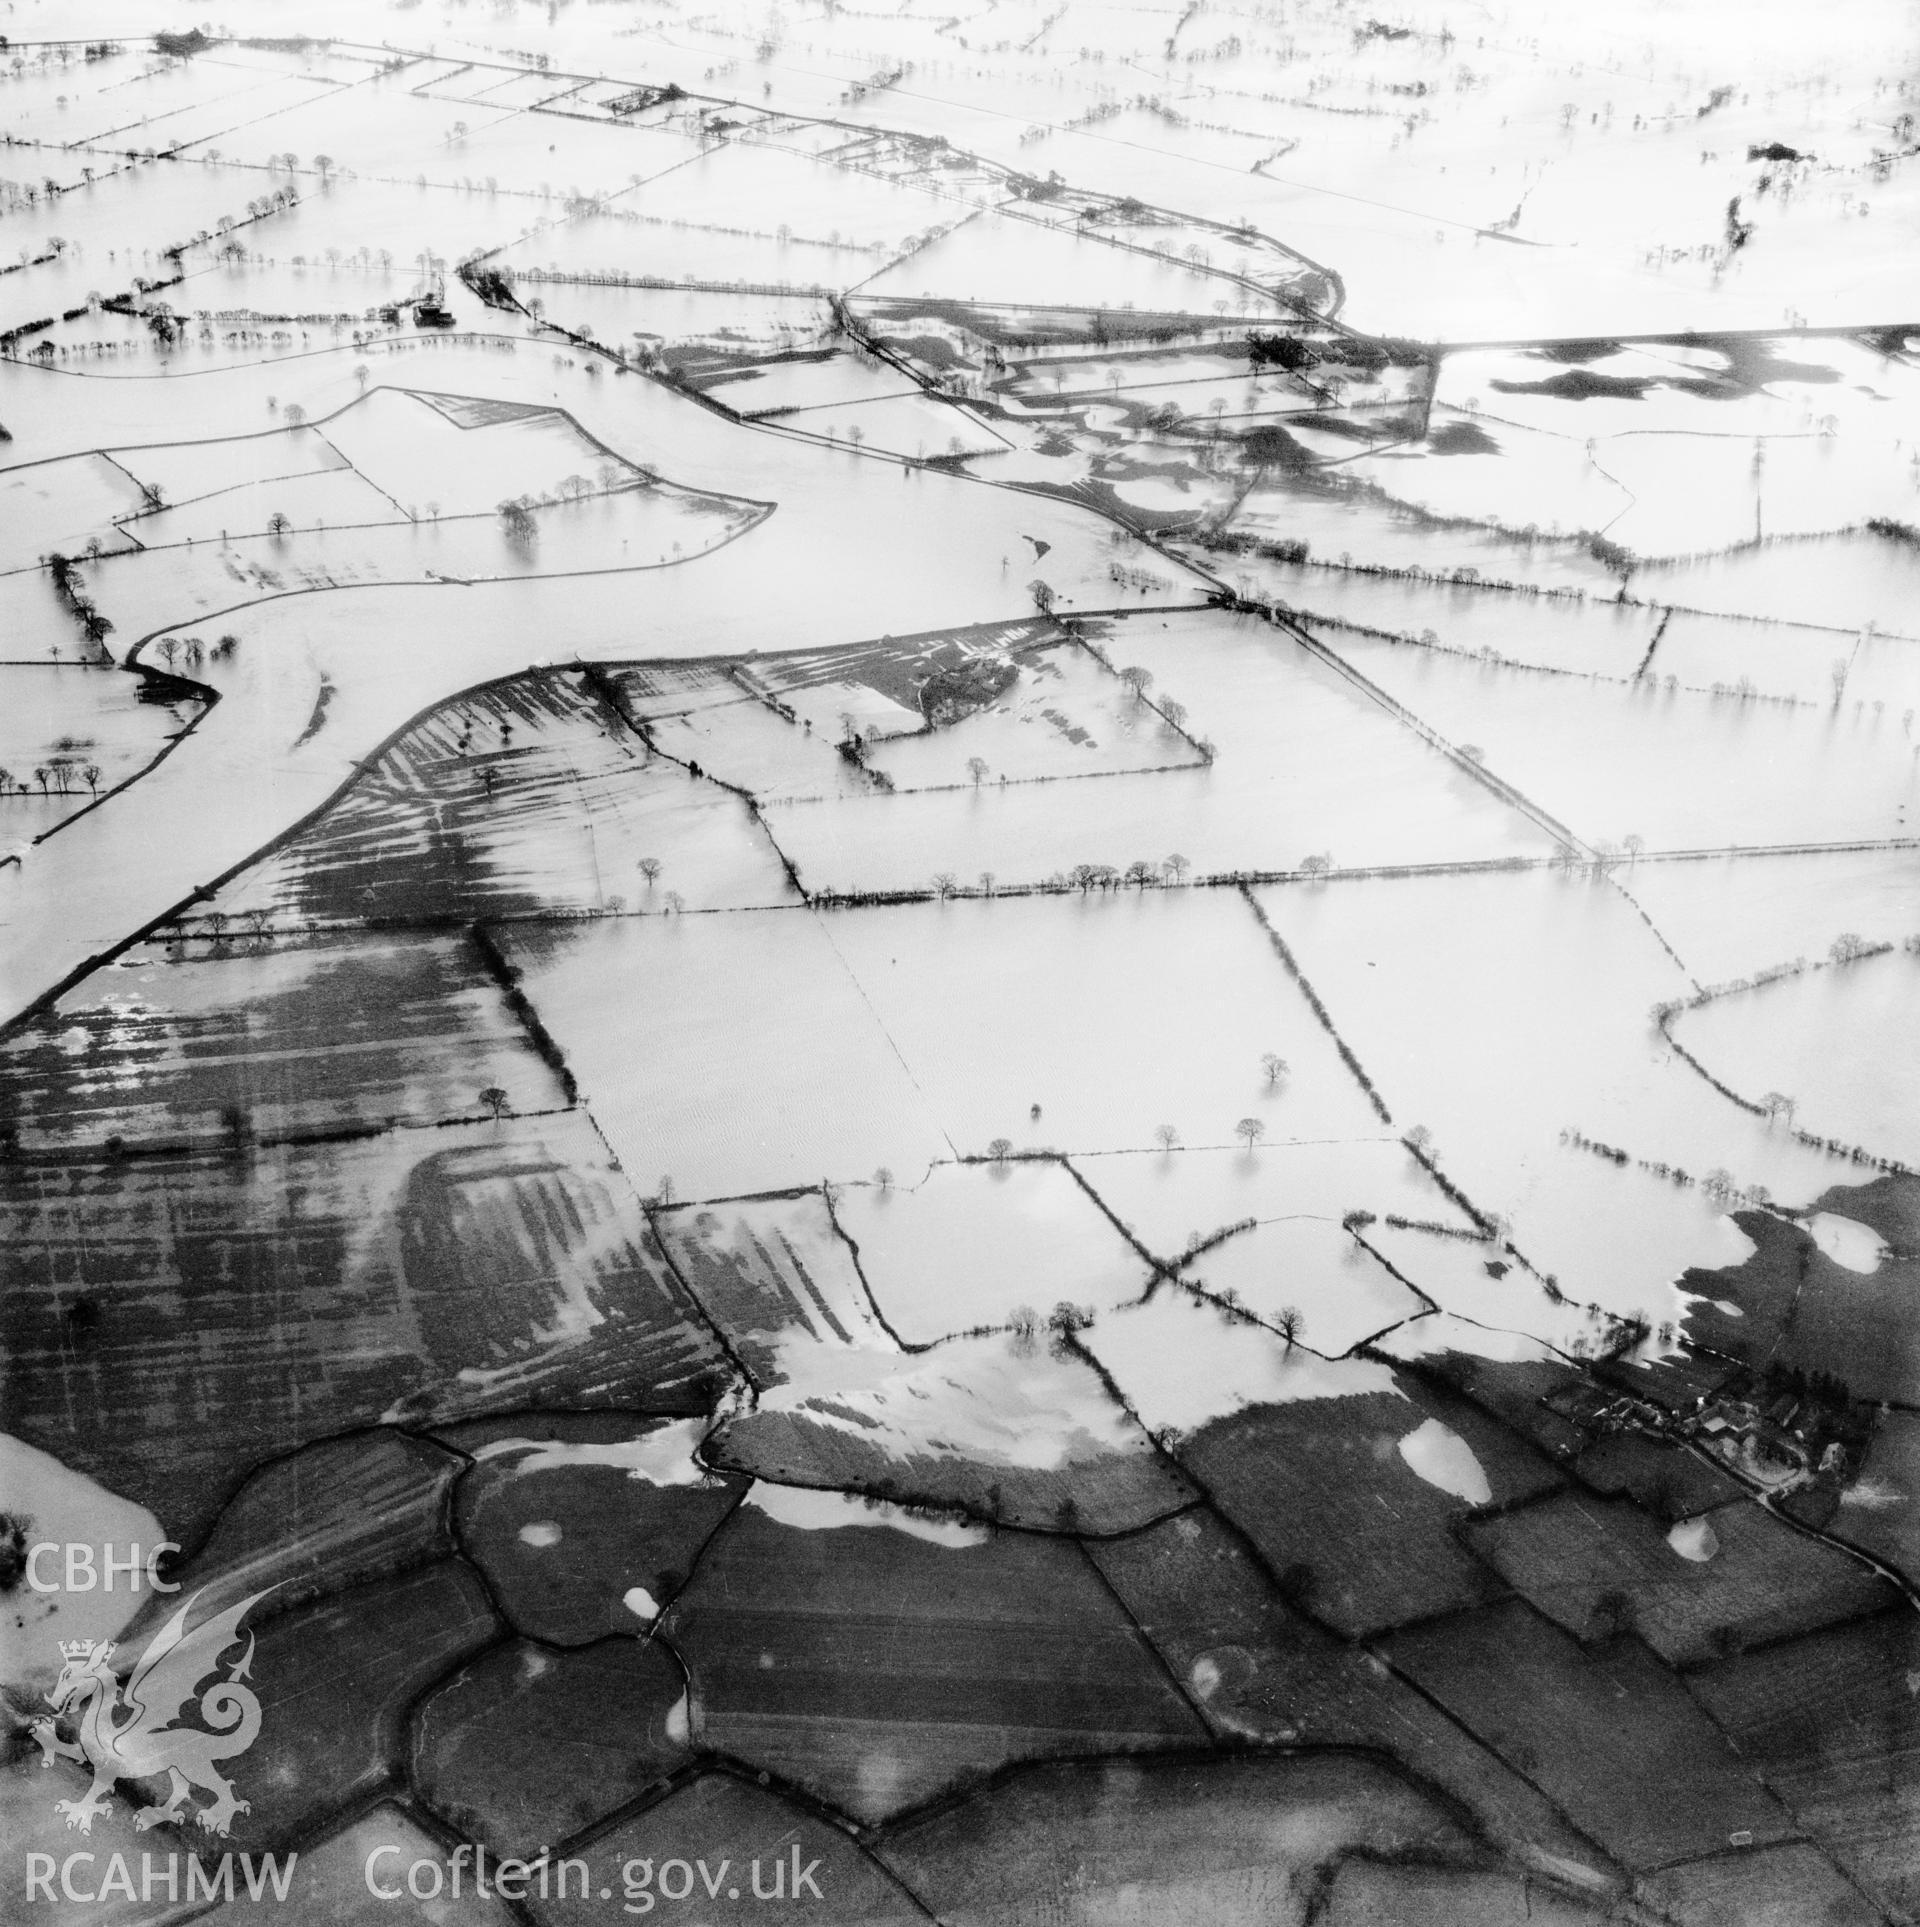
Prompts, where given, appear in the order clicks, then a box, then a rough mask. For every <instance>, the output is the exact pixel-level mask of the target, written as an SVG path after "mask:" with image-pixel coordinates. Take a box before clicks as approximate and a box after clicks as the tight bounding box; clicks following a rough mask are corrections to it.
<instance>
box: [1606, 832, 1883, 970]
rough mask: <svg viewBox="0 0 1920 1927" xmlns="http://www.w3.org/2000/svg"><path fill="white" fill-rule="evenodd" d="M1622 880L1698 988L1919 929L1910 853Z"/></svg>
mask: <svg viewBox="0 0 1920 1927" xmlns="http://www.w3.org/2000/svg"><path fill="white" fill-rule="evenodd" d="M1621 882H1622V884H1623V885H1624V887H1625V888H1626V889H1627V891H1628V892H1629V893H1630V894H1631V895H1632V897H1633V899H1634V901H1635V902H1636V903H1638V904H1639V905H1640V907H1641V909H1643V910H1644V911H1645V912H1646V913H1647V915H1648V916H1649V917H1651V918H1652V919H1653V922H1654V925H1655V927H1656V928H1657V929H1658V930H1659V932H1660V934H1661V935H1662V936H1663V937H1665V938H1666V940H1667V941H1668V942H1669V943H1670V944H1672V945H1673V947H1674V949H1675V950H1677V951H1678V952H1679V953H1680V955H1681V957H1682V958H1683V959H1684V960H1685V962H1686V966H1687V968H1688V969H1689V970H1690V971H1691V972H1692V973H1693V975H1694V976H1695V977H1697V978H1698V979H1699V980H1700V982H1701V983H1703V984H1724V983H1728V982H1731V981H1732V980H1733V979H1734V978H1736V977H1751V976H1752V975H1753V974H1754V973H1755V972H1756V971H1760V970H1768V969H1771V968H1773V966H1775V965H1776V964H1783V963H1791V962H1792V961H1793V960H1794V958H1796V957H1808V958H1812V959H1816V960H1817V959H1819V958H1821V957H1824V956H1825V955H1826V954H1827V950H1828V947H1829V945H1831V944H1832V943H1833V941H1834V939H1835V938H1837V937H1841V936H1845V935H1847V934H1849V933H1851V934H1852V935H1854V936H1857V937H1861V938H1864V939H1865V940H1866V941H1867V942H1868V943H1900V942H1902V941H1903V940H1904V939H1905V938H1907V937H1908V936H1911V935H1913V934H1915V933H1916V931H1917V930H1920V850H1916V849H1885V850H1833V851H1822V852H1821V853H1820V854H1819V855H1817V856H1737V857H1724V856H1723V857H1710V858H1706V859H1704V860H1702V861H1699V862H1686V863H1646V864H1635V865H1634V866H1633V867H1632V868H1631V869H1630V870H1628V871H1625V872H1624V873H1622V875H1621Z"/></svg>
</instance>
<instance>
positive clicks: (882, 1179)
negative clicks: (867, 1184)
mask: <svg viewBox="0 0 1920 1927" xmlns="http://www.w3.org/2000/svg"><path fill="white" fill-rule="evenodd" d="M873 1181H874V1183H875V1184H877V1185H878V1186H879V1187H880V1189H881V1190H882V1191H891V1190H892V1189H893V1173H892V1171H890V1170H889V1169H888V1168H887V1166H885V1165H884V1164H883V1165H881V1167H880V1168H879V1170H877V1171H876V1172H874V1174H873Z"/></svg>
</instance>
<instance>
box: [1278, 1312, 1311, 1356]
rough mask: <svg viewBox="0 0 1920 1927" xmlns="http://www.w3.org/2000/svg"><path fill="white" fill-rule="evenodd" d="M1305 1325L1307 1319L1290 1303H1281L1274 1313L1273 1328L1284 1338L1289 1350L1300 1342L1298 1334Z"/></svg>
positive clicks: (1304, 1328) (1303, 1329)
mask: <svg viewBox="0 0 1920 1927" xmlns="http://www.w3.org/2000/svg"><path fill="white" fill-rule="evenodd" d="M1306 1327H1307V1321H1306V1320H1305V1319H1304V1318H1303V1317H1301V1315H1300V1313H1299V1312H1298V1311H1297V1310H1296V1309H1295V1308H1294V1307H1293V1306H1292V1305H1282V1306H1281V1307H1280V1309H1279V1310H1278V1311H1277V1312H1276V1313H1275V1314H1274V1319H1273V1328H1274V1330H1275V1331H1277V1332H1278V1333H1279V1334H1280V1336H1281V1337H1282V1338H1284V1339H1285V1340H1286V1342H1287V1350H1288V1351H1289V1352H1291V1351H1292V1350H1293V1348H1294V1346H1295V1345H1297V1344H1298V1343H1299V1342H1300V1334H1301V1333H1302V1332H1303V1331H1305V1330H1306Z"/></svg>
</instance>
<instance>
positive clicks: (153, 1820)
mask: <svg viewBox="0 0 1920 1927" xmlns="http://www.w3.org/2000/svg"><path fill="white" fill-rule="evenodd" d="M268 1590H269V1591H271V1590H272V1589H271V1588H269V1589H268ZM265 1597H266V1594H265V1593H264V1592H257V1593H255V1594H253V1596H252V1597H251V1598H248V1599H243V1600H242V1601H241V1602H240V1603H239V1604H238V1605H237V1606H230V1607H229V1608H228V1609H227V1610H226V1611H225V1612H221V1613H215V1614H214V1615H213V1616H212V1617H211V1618H208V1619H206V1620H204V1621H202V1622H201V1624H199V1625H197V1626H195V1627H194V1628H193V1629H192V1631H188V1629H187V1620H188V1618H189V1616H190V1615H191V1613H192V1611H193V1607H194V1604H195V1602H196V1601H197V1600H198V1599H199V1598H200V1594H198V1593H195V1594H193V1595H192V1596H191V1597H190V1598H189V1599H188V1600H187V1601H186V1603H185V1604H184V1605H182V1606H181V1608H180V1610H179V1611H178V1612H176V1613H175V1614H174V1615H173V1617H172V1618H171V1619H169V1620H168V1621H167V1623H166V1624H165V1625H164V1626H162V1627H161V1628H160V1630H159V1631H158V1632H157V1633H156V1634H155V1635H154V1636H153V1638H152V1640H151V1641H150V1642H149V1643H148V1645H147V1649H146V1651H145V1652H143V1653H142V1654H141V1655H140V1657H139V1658H138V1659H137V1660H136V1661H135V1662H134V1665H133V1670H132V1672H131V1673H130V1674H129V1676H128V1678H127V1680H126V1683H125V1685H124V1686H123V1685H122V1684H121V1681H120V1679H119V1676H118V1675H117V1674H116V1673H115V1672H114V1671H113V1670H112V1667H111V1665H110V1663H109V1662H110V1661H111V1660H112V1657H113V1651H114V1647H113V1642H112V1641H111V1640H89V1639H80V1640H62V1641H61V1642H60V1655H61V1658H62V1659H63V1660H64V1661H65V1662H66V1663H65V1665H64V1666H63V1667H62V1668H61V1670H60V1677H59V1678H58V1679H57V1680H56V1681H55V1682H54V1685H53V1690H52V1691H51V1692H50V1693H49V1694H48V1695H47V1704H48V1705H49V1706H51V1707H52V1708H53V1714H52V1716H51V1717H48V1716H46V1715H44V1714H43V1715H42V1716H41V1717H40V1718H39V1719H37V1720H35V1721H34V1723H33V1727H32V1732H33V1737H34V1739H35V1740H36V1741H37V1742H38V1743H39V1746H40V1754H41V1758H40V1764H41V1766H42V1767H50V1766H52V1764H53V1763H54V1761H55V1760H56V1759H60V1760H78V1761H80V1762H82V1763H83V1764H85V1765H87V1766H90V1767H91V1768H92V1769H93V1784H92V1785H91V1786H90V1787H88V1789H87V1790H86V1793H85V1794H84V1795H83V1796H82V1797H81V1798H80V1799H77V1800H61V1801H59V1802H57V1803H56V1807H55V1811H56V1812H59V1813H64V1814H65V1815H66V1816H67V1825H68V1826H70V1827H78V1828H79V1829H80V1831H81V1832H82V1833H91V1832H92V1831H93V1822H94V1819H95V1816H96V1815H99V1814H102V1813H107V1812H110V1811H111V1810H112V1807H113V1800H112V1794H113V1789H114V1783H115V1782H116V1781H117V1780H123V1779H126V1780H145V1779H157V1778H159V1776H160V1775H161V1774H163V1773H164V1774H165V1775H166V1776H167V1778H168V1792H167V1795H166V1797H165V1798H164V1799H162V1800H159V1801H158V1802H157V1803H156V1804H155V1805H153V1806H148V1807H141V1808H140V1809H139V1810H138V1811H137V1812H136V1813H135V1814H134V1816H133V1824H134V1826H135V1827H136V1828H138V1829H140V1830H141V1831H142V1832H144V1831H145V1830H146V1829H147V1828H149V1827H155V1826H158V1825H159V1824H160V1822H161V1821H163V1820H169V1821H179V1820H182V1819H184V1818H185V1814H186V1801H187V1797H188V1795H189V1794H190V1793H191V1792H192V1791H193V1790H194V1789H195V1788H196V1787H197V1788H198V1789H199V1790H200V1791H201V1792H202V1793H205V1794H208V1795H210V1796H211V1797H212V1802H213V1803H212V1805H210V1806H205V1807H202V1808H201V1809H200V1810H199V1811H198V1812H197V1813H196V1814H195V1815H194V1818H195V1819H196V1820H198V1821H199V1823H200V1825H201V1826H203V1827H205V1828H206V1829H207V1831H208V1832H210V1833H222V1834H223V1833H225V1832H226V1831H227V1830H228V1829H229V1828H230V1827H231V1826H232V1825H233V1817H234V1815H235V1814H237V1813H245V1812H247V1811H248V1810H249V1807H248V1803H247V1802H246V1801H245V1800H240V1799H236V1798H235V1797H234V1791H233V1783H232V1781H230V1780H227V1779H225V1778H223V1777H222V1776H221V1774H220V1773H219V1772H217V1771H216V1770H215V1765H214V1763H215V1762H216V1761H218V1760H230V1759H233V1758H234V1757H235V1756H236V1755H238V1754H241V1753H244V1752H245V1751H246V1750H247V1748H248V1747H250V1746H251V1745H252V1744H253V1743H254V1741H255V1739H257V1738H258V1737H259V1733H260V1701H259V1699H258V1698H257V1697H256V1695H255V1694H254V1691H253V1689H252V1688H251V1687H250V1686H247V1685H245V1684H244V1683H243V1682H244V1681H245V1680H246V1678H247V1676H248V1672H249V1669H250V1668H251V1666H252V1664H253V1635H252V1634H251V1633H248V1634H246V1635H244V1637H245V1639H246V1651H245V1652H244V1653H242V1654H241V1655H240V1657H239V1658H238V1659H237V1660H234V1661H231V1662H230V1663H228V1664H227V1665H226V1667H225V1669H224V1672H225V1676H224V1677H215V1676H217V1675H220V1674H221V1672H222V1655H223V1654H225V1653H226V1652H228V1651H229V1649H230V1648H232V1647H234V1646H237V1645H239V1644H240V1641H241V1638H242V1634H241V1631H240V1622H241V1620H243V1619H244V1618H245V1617H246V1616H247V1613H248V1611H249V1610H250V1609H251V1608H252V1607H253V1606H254V1605H255V1604H256V1603H257V1602H258V1601H260V1600H261V1599H264V1598H265ZM210 1677H212V1684H210V1685H209V1686H208V1687H207V1689H206V1691H205V1692H204V1693H201V1694H200V1697H199V1705H198V1707H197V1709H196V1711H197V1712H198V1714H199V1717H200V1719H201V1720H202V1721H203V1722H204V1723H205V1724H204V1726H183V1725H181V1724H180V1723H179V1721H180V1716H181V1714H182V1712H183V1711H184V1710H185V1708H186V1707H187V1704H188V1702H189V1701H190V1700H192V1699H193V1697H194V1695H195V1693H196V1692H197V1691H198V1690H199V1687H200V1685H201V1682H202V1681H204V1680H207V1679H209V1678H210ZM63 1719H64V1720H67V1721H69V1722H71V1723H73V1724H74V1725H76V1726H77V1729H78V1732H79V1741H78V1743H77V1744H76V1743H75V1742H74V1741H72V1740H68V1739H63V1738H62V1737H61V1734H60V1726H59V1722H60V1721H61V1720H63Z"/></svg>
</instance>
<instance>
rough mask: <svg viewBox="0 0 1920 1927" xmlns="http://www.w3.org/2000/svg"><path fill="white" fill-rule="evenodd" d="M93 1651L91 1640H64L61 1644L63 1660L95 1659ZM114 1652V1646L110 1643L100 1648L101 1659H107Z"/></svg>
mask: <svg viewBox="0 0 1920 1927" xmlns="http://www.w3.org/2000/svg"><path fill="white" fill-rule="evenodd" d="M93 1651H94V1642H93V1641H92V1640H90V1639H63V1640H62V1641H61V1642H60V1657H61V1658H62V1659H91V1658H92V1657H93ZM112 1651H113V1646H112V1644H111V1642H109V1643H107V1644H105V1645H103V1646H102V1647H101V1648H100V1657H101V1658H102V1659H105V1658H106V1656H107V1655H108V1654H109V1653H110V1652H112Z"/></svg>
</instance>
